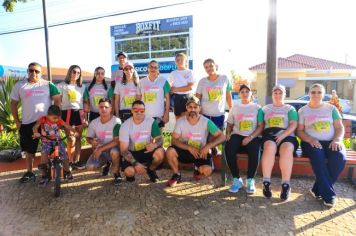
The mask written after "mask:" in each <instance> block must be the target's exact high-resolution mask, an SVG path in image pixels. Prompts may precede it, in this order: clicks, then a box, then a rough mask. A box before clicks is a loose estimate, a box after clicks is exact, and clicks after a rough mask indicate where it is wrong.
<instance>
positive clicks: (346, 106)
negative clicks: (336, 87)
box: [296, 94, 352, 113]
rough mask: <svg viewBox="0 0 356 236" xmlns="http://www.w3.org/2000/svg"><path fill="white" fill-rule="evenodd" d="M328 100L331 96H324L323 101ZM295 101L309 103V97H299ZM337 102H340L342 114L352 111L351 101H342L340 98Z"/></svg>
mask: <svg viewBox="0 0 356 236" xmlns="http://www.w3.org/2000/svg"><path fill="white" fill-rule="evenodd" d="M330 98H331V94H325V96H324V98H323V101H329V100H330ZM296 100H304V101H309V95H303V96H300V97H298V98H296ZM339 100H340V105H341V107H342V113H350V111H351V109H352V101H351V100H347V99H342V98H339Z"/></svg>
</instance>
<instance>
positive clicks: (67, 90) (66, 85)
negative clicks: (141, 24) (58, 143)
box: [58, 65, 89, 169]
mask: <svg viewBox="0 0 356 236" xmlns="http://www.w3.org/2000/svg"><path fill="white" fill-rule="evenodd" d="M58 89H59V90H60V92H61V98H62V119H63V120H64V121H65V122H66V123H67V124H69V125H70V126H74V127H75V129H76V131H77V133H78V136H76V137H75V139H73V140H70V141H71V142H68V145H67V149H68V150H67V152H68V156H69V160H70V161H72V164H73V167H74V168H77V169H84V168H85V163H80V162H79V157H80V150H81V137H82V132H83V128H84V126H85V125H86V123H87V121H86V117H87V113H88V112H89V104H88V102H89V93H88V90H87V88H86V87H85V86H84V85H83V80H82V78H81V69H80V67H79V66H78V65H71V66H70V67H69V69H68V72H67V75H66V77H65V79H64V82H62V83H60V84H59V85H58ZM67 136H69V134H67Z"/></svg>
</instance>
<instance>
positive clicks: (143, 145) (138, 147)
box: [134, 142, 146, 151]
mask: <svg viewBox="0 0 356 236" xmlns="http://www.w3.org/2000/svg"><path fill="white" fill-rule="evenodd" d="M134 149H135V151H141V150H144V149H146V143H145V142H144V143H135V144H134Z"/></svg>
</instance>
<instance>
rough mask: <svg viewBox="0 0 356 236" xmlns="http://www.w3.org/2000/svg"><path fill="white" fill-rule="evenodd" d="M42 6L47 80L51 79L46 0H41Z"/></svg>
mask: <svg viewBox="0 0 356 236" xmlns="http://www.w3.org/2000/svg"><path fill="white" fill-rule="evenodd" d="M42 8H43V22H44V30H45V43H46V58H47V77H48V80H49V81H52V74H51V63H50V60H49V46H48V25H47V13H46V0H42Z"/></svg>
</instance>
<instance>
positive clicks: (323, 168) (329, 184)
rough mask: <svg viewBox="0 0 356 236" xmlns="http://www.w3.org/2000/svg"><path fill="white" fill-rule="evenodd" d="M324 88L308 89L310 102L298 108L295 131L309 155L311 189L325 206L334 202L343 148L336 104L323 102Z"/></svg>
mask: <svg viewBox="0 0 356 236" xmlns="http://www.w3.org/2000/svg"><path fill="white" fill-rule="evenodd" d="M324 95H325V88H324V86H323V85H321V84H314V85H312V86H311V88H310V91H309V96H310V101H309V103H308V104H307V105H306V106H304V107H302V108H301V109H300V110H299V122H298V129H297V134H298V136H299V137H300V138H301V140H302V143H301V146H302V150H303V153H305V154H306V155H307V156H308V157H309V158H310V162H311V165H312V167H313V171H314V174H315V177H316V180H315V183H314V186H313V188H312V189H311V190H310V192H311V193H312V195H313V196H314V197H315V198H317V199H323V201H324V204H325V205H326V206H329V207H332V206H334V205H335V203H336V193H335V189H334V184H335V182H336V180H337V178H338V176H339V175H340V173H341V171H342V170H343V169H344V167H345V163H346V151H345V146H344V144H343V142H342V139H343V137H344V132H345V130H344V126H343V124H342V119H341V115H340V113H339V111H338V110H337V109H336V108H335V106H333V105H331V104H328V103H324V102H323V97H324Z"/></svg>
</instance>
